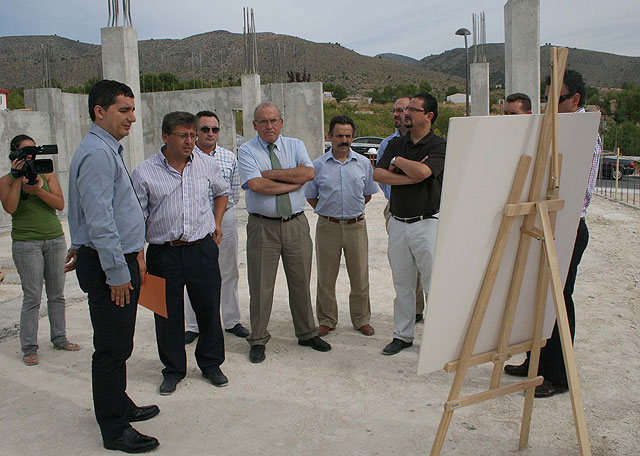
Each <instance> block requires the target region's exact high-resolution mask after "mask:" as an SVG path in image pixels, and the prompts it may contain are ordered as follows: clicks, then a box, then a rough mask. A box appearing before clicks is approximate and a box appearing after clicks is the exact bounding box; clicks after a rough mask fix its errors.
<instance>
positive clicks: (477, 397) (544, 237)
mask: <svg viewBox="0 0 640 456" xmlns="http://www.w3.org/2000/svg"><path fill="white" fill-rule="evenodd" d="M567 54H568V51H567V49H566V48H560V49H558V48H551V88H550V90H549V100H548V103H547V111H546V113H545V117H544V120H543V124H542V130H541V132H540V139H539V142H538V149H537V152H536V157H535V163H534V169H533V177H532V180H531V185H530V189H529V196H528V199H527V202H524V203H521V202H520V198H521V195H522V192H523V190H524V186H525V183H526V179H527V175H528V172H529V167H530V166H531V161H532V158H531V157H529V156H527V155H524V156H522V157H521V158H520V162H519V164H518V168H517V170H516V174H515V178H514V181H513V185H512V187H511V192H510V194H509V198H508V201H507V204H506V205H505V208H504V214H503V217H502V222H501V224H500V229H499V231H498V235H497V238H496V241H495V244H494V247H493V251H492V253H491V257H490V260H489V264H488V266H487V270H486V271H485V275H484V279H483V282H482V287H481V289H480V293H479V295H478V298H477V301H476V305H475V310H474V313H473V318H472V320H471V323H470V325H469V329H468V331H467V335H466V338H465V342H464V345H463V348H462V352H461V354H460V359H459V360H458V361H452V362H449V363H447V364H446V365H445V371H447V372H453V371H455V372H456V375H455V378H454V380H453V384H452V385H451V391H450V392H449V398H448V400H447V402H445V404H444V413H443V414H442V419H441V420H440V426H439V427H438V432H437V434H436V438H435V441H434V442H433V446H432V448H431V456H438V455H439V454H440V451H441V450H442V446H443V444H444V440H445V437H446V434H447V430H448V428H449V424H450V423H451V419H452V417H453V412H454V411H455V410H456V409H458V408H460V407H465V406H468V405H472V404H476V403H479V402H483V401H486V400H488V399H493V398H496V397H499V396H504V395H506V394H511V393H515V392H517V391H523V390H524V391H525V401H524V410H523V415H522V425H521V428H520V442H519V445H518V447H519V448H520V449H521V450H523V449H525V448H526V447H527V444H528V440H529V428H530V425H531V413H532V411H533V398H534V392H535V387H536V386H538V385H540V384H542V382H543V378H542V377H541V376H537V372H538V363H539V361H540V349H541V347H542V346H543V345H544V343H545V342H546V341H545V340H544V339H542V329H543V324H544V313H545V307H546V302H547V291H548V288H549V282H550V283H551V293H552V296H553V302H554V306H555V310H556V318H557V324H558V330H559V334H560V340H561V342H562V353H563V356H564V363H565V369H566V371H567V379H568V383H569V395H570V397H571V405H572V407H573V418H574V422H575V426H576V433H577V437H578V445H579V447H580V454H581V455H582V456H590V455H591V446H590V444H589V436H588V434H587V426H586V421H585V417H584V409H583V405H582V394H581V391H580V383H579V380H578V372H577V369H576V362H575V356H574V352H573V345H572V341H571V333H570V330H569V322H568V319H567V311H566V308H565V303H564V297H563V284H562V280H561V277H560V270H559V266H558V257H557V255H556V247H555V241H554V229H555V219H556V213H557V211H559V210H562V209H563V208H564V200H561V199H558V193H559V186H560V156H559V154H558V98H559V96H560V90H561V88H562V79H563V75H564V70H565V66H566V63H567ZM550 145H552V153H551V166H550V168H549V180H548V182H549V184H548V188H547V192H546V199H544V200H542V199H541V189H542V183H543V180H544V177H545V174H546V169H547V157H548V155H549V146H550ZM517 216H524V221H523V224H522V227H521V228H520V243H519V245H518V252H517V256H516V261H515V265H514V269H513V273H512V276H511V284H510V287H509V293H508V296H507V302H506V304H505V310H504V316H503V320H502V327H501V330H500V336H499V339H498V347H497V348H496V349H495V350H492V351H489V352H485V353H481V354H478V355H473V351H474V347H475V345H476V342H477V339H478V334H479V332H480V328H481V326H482V321H483V319H484V315H485V311H486V309H487V305H488V303H489V299H490V297H491V292H492V290H493V285H494V283H495V281H496V277H497V274H498V270H499V268H500V263H501V262H502V257H503V254H504V251H505V247H506V245H507V241H508V240H509V234H510V232H511V228H512V226H513V223H514V221H515V217H517ZM536 219H539V221H540V228H536V227H535V226H534V224H535V221H536ZM532 238H533V239H536V240H538V241H541V242H542V245H543V251H544V255H541V257H540V264H539V268H538V285H537V300H536V310H535V317H534V321H533V338H532V340H529V341H527V342H523V343H520V344H517V345H511V346H509V345H508V343H509V338H510V335H511V328H512V325H513V319H514V316H515V312H516V306H517V304H518V299H519V296H520V289H521V286H522V281H523V277H524V272H525V266H526V263H527V257H528V255H529V247H530V245H531V239H532ZM528 350H530V351H531V356H530V359H529V375H528V378H527V379H526V380H525V381H522V382H520V383H515V384H510V385H507V386H502V387H501V386H500V378H501V375H502V369H503V366H504V363H505V361H507V360H509V359H510V358H511V356H512V355H515V354H518V353H523V352H525V351H528ZM488 362H493V363H494V367H493V374H492V376H491V382H490V386H489V389H488V390H487V391H483V392H481V393H477V394H473V395H471V396H466V397H460V391H461V389H462V386H463V383H464V378H465V375H466V373H467V369H468V368H469V367H472V366H477V365H479V364H484V363H488Z"/></svg>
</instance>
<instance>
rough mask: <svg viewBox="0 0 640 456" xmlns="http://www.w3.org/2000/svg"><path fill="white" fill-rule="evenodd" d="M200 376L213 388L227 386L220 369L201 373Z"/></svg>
mask: <svg viewBox="0 0 640 456" xmlns="http://www.w3.org/2000/svg"><path fill="white" fill-rule="evenodd" d="M202 376H203V377H204V378H206V379H207V380H209V381H210V382H211V383H212V384H213V385H214V386H227V385H228V384H229V379H228V378H227V376H226V375H224V374H223V373H222V371H221V370H220V368H218V369H214V370H211V371H209V372H203V373H202Z"/></svg>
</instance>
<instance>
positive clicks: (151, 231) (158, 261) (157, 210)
mask: <svg viewBox="0 0 640 456" xmlns="http://www.w3.org/2000/svg"><path fill="white" fill-rule="evenodd" d="M195 131H196V127H195V117H194V116H193V114H189V113H188V112H171V113H169V114H167V115H166V116H165V117H164V119H163V120H162V140H163V141H164V142H165V145H164V146H162V148H161V149H160V152H158V153H157V154H155V155H153V156H152V157H150V158H148V159H147V160H145V161H144V162H142V163H141V164H140V166H138V167H137V168H136V169H135V170H134V171H133V175H132V180H133V185H134V188H135V190H136V194H137V195H138V199H139V200H140V206H141V207H142V212H143V214H144V217H145V219H146V225H147V231H146V240H147V242H148V243H149V248H148V249H147V268H148V271H149V273H150V274H153V275H156V276H159V277H163V278H164V279H165V281H166V285H165V286H166V301H167V316H168V318H164V317H161V316H159V315H157V314H156V315H155V323H156V340H157V342H158V353H159V355H160V361H162V363H163V364H164V366H165V368H164V369H163V370H162V375H163V378H164V379H163V381H162V384H161V385H160V394H161V395H169V394H172V393H173V392H174V391H175V390H176V385H177V384H178V382H180V380H182V379H183V378H184V377H185V376H186V374H187V357H186V352H185V348H184V287H185V285H186V287H187V290H188V292H189V296H190V297H191V304H192V305H193V310H194V311H195V313H196V317H197V319H198V324H199V329H200V338H199V340H198V344H197V345H196V351H195V356H196V361H197V362H198V366H199V367H200V370H201V371H202V375H203V376H204V377H205V378H206V379H208V380H209V381H211V383H213V384H214V385H215V386H225V385H227V384H228V380H227V377H226V376H225V375H224V374H223V373H222V371H221V370H220V365H221V364H222V363H223V362H224V337H223V335H222V327H221V326H220V282H221V279H220V269H219V266H218V246H217V244H219V243H220V240H221V239H222V229H221V226H222V217H223V215H224V212H225V208H226V207H227V199H228V195H229V184H227V182H226V181H225V180H224V179H223V177H222V173H221V172H220V166H219V165H218V163H217V161H216V160H213V159H212V158H211V157H208V156H206V155H205V154H201V153H194V152H193V146H194V143H195V139H196V133H195ZM210 194H212V195H213V199H214V200H213V206H214V212H213V213H212V212H211V203H210V202H209V195H210Z"/></svg>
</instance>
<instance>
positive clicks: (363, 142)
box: [351, 136, 384, 155]
mask: <svg viewBox="0 0 640 456" xmlns="http://www.w3.org/2000/svg"><path fill="white" fill-rule="evenodd" d="M383 139H384V138H378V137H377V136H361V137H359V138H355V139H354V140H353V143H351V148H352V149H353V150H354V151H355V152H358V153H359V154H362V155H367V153H369V152H370V150H371V149H374V150H375V153H378V148H379V147H380V143H381V142H382V140H383ZM371 152H373V151H371Z"/></svg>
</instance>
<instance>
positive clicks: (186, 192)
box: [131, 146, 230, 244]
mask: <svg viewBox="0 0 640 456" xmlns="http://www.w3.org/2000/svg"><path fill="white" fill-rule="evenodd" d="M164 147H166V146H163V149H164ZM131 178H132V180H133V186H134V188H135V190H136V194H137V195H138V199H139V200H140V206H141V207H142V211H143V213H144V216H145V218H146V220H147V235H146V239H147V242H148V243H150V244H164V243H165V242H169V241H175V240H182V241H187V242H193V241H197V240H199V239H202V238H204V237H205V236H206V235H207V234H211V233H213V231H214V230H215V227H216V224H215V220H214V217H213V211H212V210H211V203H210V202H209V194H210V192H211V194H212V195H213V197H214V198H216V197H218V196H228V195H229V193H230V192H229V184H227V182H226V181H225V180H224V178H223V177H222V173H221V172H220V166H219V165H218V163H217V161H216V160H214V159H213V158H211V157H208V156H207V155H205V154H203V153H192V154H191V157H190V160H189V162H188V163H187V165H186V166H185V168H184V170H183V171H182V174H181V173H179V172H178V171H176V170H175V169H174V168H172V167H171V166H170V165H169V163H168V162H167V159H166V158H165V156H164V155H163V153H162V149H161V150H160V152H158V153H157V154H155V155H153V156H152V157H149V158H148V159H147V160H145V161H144V162H142V163H141V164H140V165H139V166H138V167H137V168H136V169H135V170H134V171H133V174H132V175H131Z"/></svg>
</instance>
